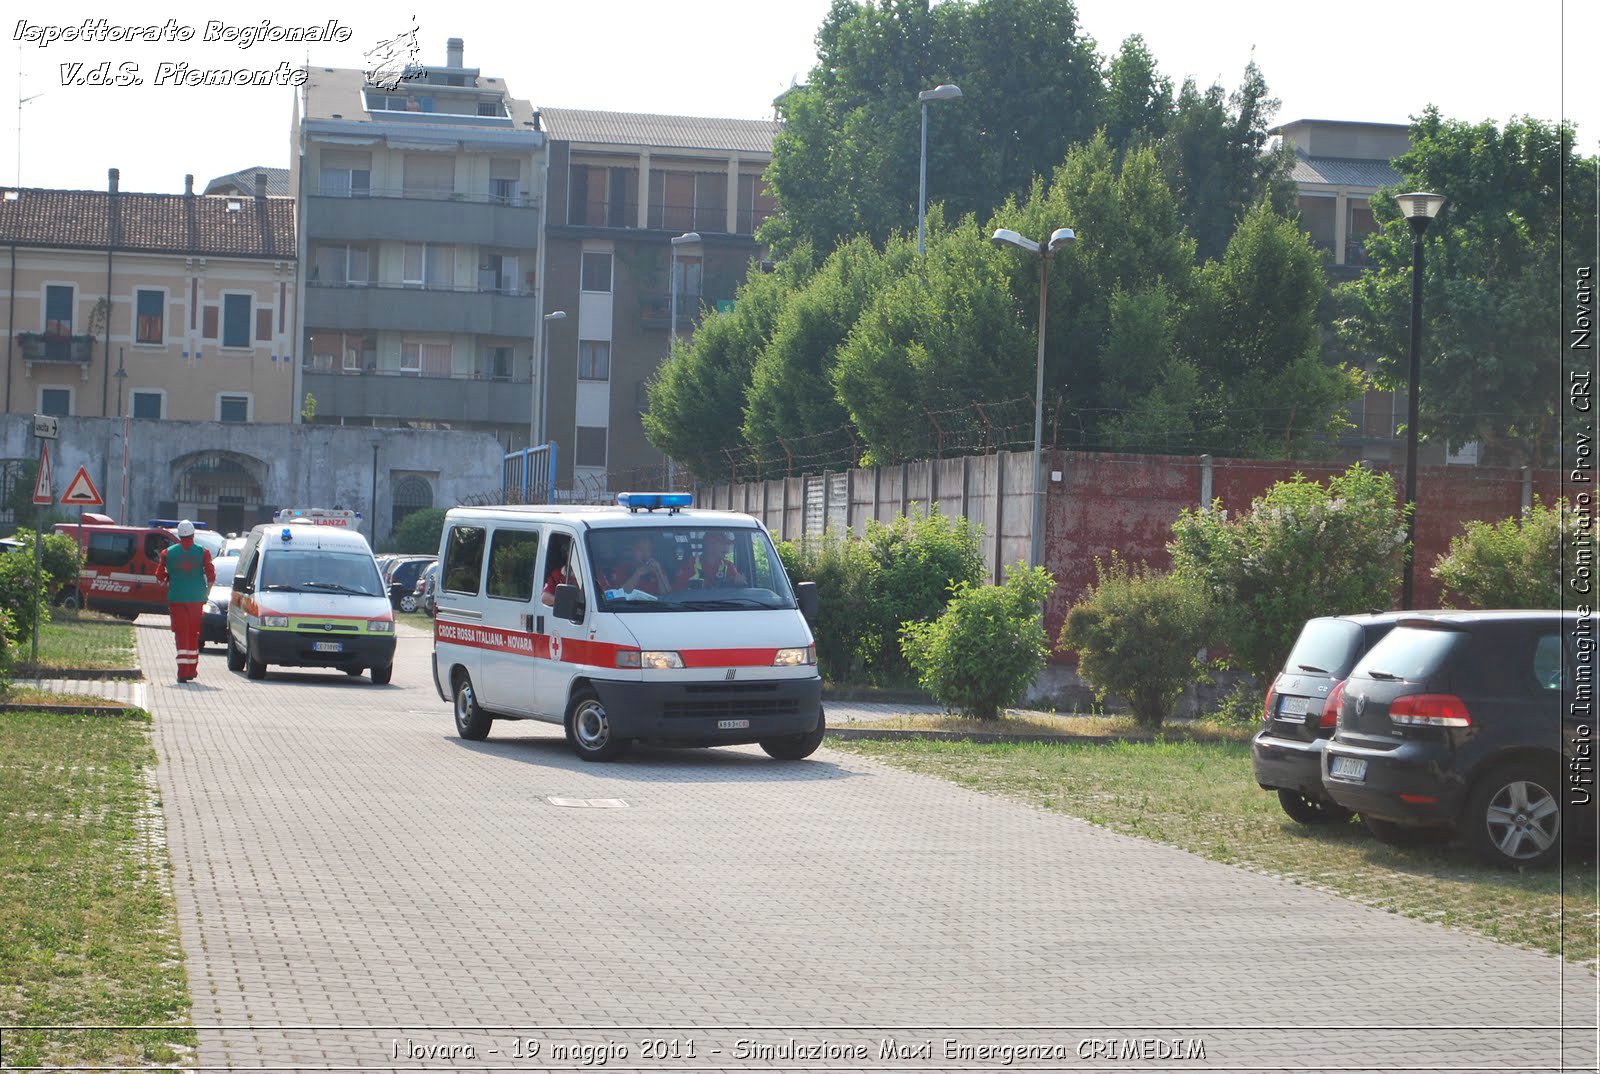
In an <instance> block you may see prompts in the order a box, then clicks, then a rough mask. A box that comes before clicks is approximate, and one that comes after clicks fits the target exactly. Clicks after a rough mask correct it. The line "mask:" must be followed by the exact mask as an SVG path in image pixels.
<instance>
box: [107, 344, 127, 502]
mask: <svg viewBox="0 0 1600 1074" xmlns="http://www.w3.org/2000/svg"><path fill="white" fill-rule="evenodd" d="M111 375H112V376H113V377H116V378H117V417H119V418H121V419H122V495H121V497H120V498H119V499H118V501H117V505H118V508H119V509H120V510H121V512H122V514H121V516H120V517H122V518H124V519H126V518H127V517H128V416H127V415H126V414H124V413H123V412H122V385H123V383H124V382H126V381H127V379H128V367H127V366H126V365H125V364H124V363H123V350H122V348H121V347H118V348H117V371H116V372H115V373H113V374H111Z"/></svg>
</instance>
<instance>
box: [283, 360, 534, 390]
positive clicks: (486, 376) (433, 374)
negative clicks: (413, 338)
mask: <svg viewBox="0 0 1600 1074" xmlns="http://www.w3.org/2000/svg"><path fill="white" fill-rule="evenodd" d="M300 367H301V368H302V369H304V370H305V371H306V372H307V373H326V374H329V375H331V376H346V377H405V378H407V379H409V380H492V381H500V382H501V383H505V384H528V383H530V382H531V376H523V377H518V376H513V375H512V373H511V371H510V370H504V371H500V370H496V369H493V368H491V367H490V366H487V365H484V366H479V367H477V368H475V369H474V370H472V371H471V372H469V373H455V372H439V371H436V370H421V369H379V368H377V367H376V366H369V367H367V368H365V369H351V368H349V367H347V366H346V365H345V364H344V359H342V358H340V357H339V356H337V355H333V354H308V355H305V356H304V357H303V358H301V359H300Z"/></svg>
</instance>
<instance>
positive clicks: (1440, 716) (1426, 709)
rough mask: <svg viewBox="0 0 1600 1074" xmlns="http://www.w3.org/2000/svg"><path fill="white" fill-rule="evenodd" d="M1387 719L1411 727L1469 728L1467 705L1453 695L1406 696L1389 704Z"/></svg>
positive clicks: (1470, 719)
mask: <svg viewBox="0 0 1600 1074" xmlns="http://www.w3.org/2000/svg"><path fill="white" fill-rule="evenodd" d="M1389 719H1390V721H1392V722H1394V723H1398V724H1405V725H1407V726H1411V727H1471V726H1472V714H1471V713H1470V712H1468V711H1467V703H1466V702H1465V701H1462V700H1461V699H1460V698H1459V697H1457V696H1456V695H1455V694H1406V695H1404V696H1403V697H1397V698H1395V699H1394V700H1393V701H1391V702H1390V703H1389Z"/></svg>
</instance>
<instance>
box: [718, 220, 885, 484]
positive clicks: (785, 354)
mask: <svg viewBox="0 0 1600 1074" xmlns="http://www.w3.org/2000/svg"><path fill="white" fill-rule="evenodd" d="M915 255H916V247H915V246H914V245H913V244H912V243H911V242H910V241H908V240H907V239H905V238H899V239H897V240H896V241H892V242H890V243H889V246H888V249H887V251H885V252H883V253H880V252H879V251H878V250H877V249H876V248H875V247H874V246H873V245H872V243H871V242H869V241H867V240H866V239H865V238H861V237H857V238H854V239H851V240H849V241H847V242H844V243H841V244H840V246H839V247H838V249H836V250H834V252H833V253H832V254H830V255H829V256H828V258H827V260H826V261H824V262H823V264H822V266H821V267H820V268H818V270H817V271H816V272H815V273H813V274H812V275H810V276H809V277H808V278H807V279H806V282H805V284H804V286H802V287H800V288H798V289H797V290H796V291H795V292H794V293H793V294H792V295H791V296H789V298H788V301H787V302H786V303H785V305H784V307H783V310H782V312H781V313H779V314H778V317H777V322H776V325H775V326H774V328H773V331H772V336H771V338H770V339H769V340H768V342H767V345H766V346H765V347H764V348H763V349H762V350H761V353H760V354H759V355H758V356H757V357H756V360H755V365H754V367H753V368H752V369H751V374H750V387H749V391H748V392H747V393H746V395H745V401H744V427H743V430H742V432H743V435H744V438H745V440H746V441H747V442H749V443H750V444H752V445H754V446H755V447H756V448H757V450H758V451H760V452H762V460H763V462H764V463H766V464H770V465H772V466H774V467H776V466H779V465H781V464H784V463H786V462H787V457H786V456H785V455H784V453H783V451H782V449H781V446H779V445H778V441H779V440H785V441H789V442H791V443H793V444H794V445H795V447H796V448H797V449H798V448H802V447H803V448H804V450H807V451H813V452H814V451H822V450H827V448H828V447H829V446H830V445H828V444H825V443H818V442H817V438H818V437H819V436H824V435H826V434H830V433H836V432H837V431H838V430H840V429H842V428H844V427H846V426H847V425H848V424H849V422H850V412H849V411H848V410H847V409H845V407H844V405H843V404H842V403H840V402H839V399H838V396H837V395H836V394H835V392H834V388H833V367H834V364H835V362H836V360H837V356H838V351H839V348H840V346H841V345H842V344H843V343H844V341H845V338H846V337H847V336H848V334H849V332H850V329H851V328H852V327H853V326H854V325H855V323H856V321H857V320H858V319H859V318H860V316H861V313H862V311H863V310H864V309H866V307H867V306H868V305H869V304H870V303H871V301H872V300H873V298H874V297H876V295H877V294H878V292H879V291H880V290H882V289H883V287H884V286H885V285H886V284H887V283H888V282H889V281H890V280H892V279H894V278H896V277H898V276H900V275H902V274H903V273H904V272H905V271H906V269H907V267H908V266H909V265H910V264H911V262H912V260H913V259H914V258H915ZM840 439H841V440H842V439H844V437H843V435H842V434H841V436H840Z"/></svg>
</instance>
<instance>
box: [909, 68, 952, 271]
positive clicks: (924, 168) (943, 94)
mask: <svg viewBox="0 0 1600 1074" xmlns="http://www.w3.org/2000/svg"><path fill="white" fill-rule="evenodd" d="M960 96H961V87H960V86H952V85H950V84H949V83H946V84H944V85H942V86H935V87H933V89H929V90H923V91H922V92H921V93H919V94H917V100H919V101H921V102H922V165H921V168H920V175H919V178H918V181H917V253H919V254H920V253H922V252H923V250H924V249H925V247H926V243H925V241H924V240H925V237H926V235H927V231H928V102H930V101H953V100H955V99H956V98H958V97H960Z"/></svg>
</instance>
